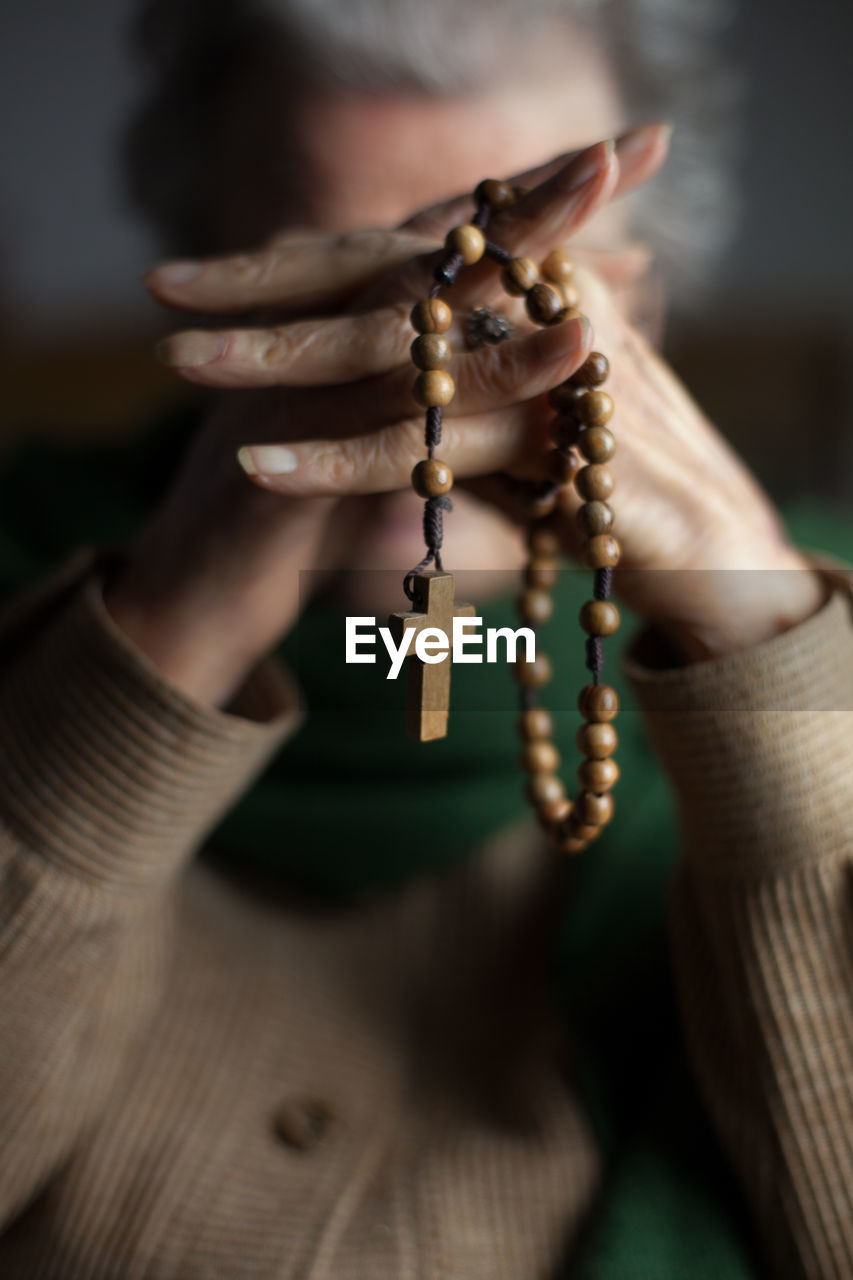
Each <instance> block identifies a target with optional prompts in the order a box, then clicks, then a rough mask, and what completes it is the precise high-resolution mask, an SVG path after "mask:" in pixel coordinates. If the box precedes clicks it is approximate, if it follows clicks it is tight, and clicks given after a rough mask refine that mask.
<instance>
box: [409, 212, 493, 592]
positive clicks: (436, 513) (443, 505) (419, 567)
mask: <svg viewBox="0 0 853 1280" xmlns="http://www.w3.org/2000/svg"><path fill="white" fill-rule="evenodd" d="M486 216H487V217H488V209H486ZM462 262H463V259H462V255H461V253H448V254H445V256H444V257H443V258H442V260H441V262H439V264H438V266H437V267H436V269H435V271H434V273H433V284H432V286H431V287H430V291H429V297H430V298H437V297H438V295H439V293H440V292H441V290H442V288H443V287H444V286H445V285H452V284H453V283H454V281H455V280H456V276H457V275H458V273H459V268H460V267H461V266H462ZM442 423H443V411H442V408H441V405H431V406H430V407H429V408H428V409H427V411H426V425H425V429H424V443H425V444H426V448H427V457H428V458H434V457H435V450H436V446H437V445H439V444H440V443H441V428H442ZM452 510H453V503H452V502H451V501H450V499H449V498H448V497H445V496H444V495H442V496H440V497H435V498H427V499H426V501H425V502H424V542H425V543H426V548H427V553H426V555H425V556H424V558H423V560H421V561H420V563H419V564H416V565H415V567H414V568H413V569H410V570H409V572H408V573H407V574H406V576H405V578H404V579H403V591H404V592H405V593H406V597H407V598H408V599H409V600H411V601H412V602H414V598H415V597H414V590H413V588H412V581H413V579H414V577H415V575H416V574H418V573H423V571H424V569H427V568H428V567H429V566H430V565H431V564H435V567H436V569H443V568H444V565H443V564H442V561H441V544H442V542H443V541H444V513H445V511H452Z"/></svg>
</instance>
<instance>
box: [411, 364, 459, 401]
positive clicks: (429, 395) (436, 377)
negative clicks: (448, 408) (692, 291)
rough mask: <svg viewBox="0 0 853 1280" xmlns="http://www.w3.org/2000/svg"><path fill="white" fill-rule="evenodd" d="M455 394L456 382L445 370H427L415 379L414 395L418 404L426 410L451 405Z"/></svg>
mask: <svg viewBox="0 0 853 1280" xmlns="http://www.w3.org/2000/svg"><path fill="white" fill-rule="evenodd" d="M455 393H456V386H455V384H454V381H453V379H452V378H451V376H450V374H449V373H445V371H444V369H427V370H426V371H425V372H424V373H419V374H418V376H417V378H415V385H414V388H413V394H414V397H415V399H416V400H417V402H418V404H419V405H423V407H424V408H425V409H432V408H435V407H436V406H437V405H442V406H444V405H447V404H450V401H451V400H452V399H453V397H454V395H455Z"/></svg>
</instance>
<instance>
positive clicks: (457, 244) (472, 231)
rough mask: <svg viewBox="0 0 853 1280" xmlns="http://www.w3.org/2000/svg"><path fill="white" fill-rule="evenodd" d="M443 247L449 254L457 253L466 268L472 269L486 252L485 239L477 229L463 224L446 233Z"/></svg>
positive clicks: (468, 224)
mask: <svg viewBox="0 0 853 1280" xmlns="http://www.w3.org/2000/svg"><path fill="white" fill-rule="evenodd" d="M444 245H445V248H446V249H449V251H450V252H451V253H458V254H459V255H460V256H461V258H462V261H463V262H464V264H465V266H466V267H472V266H473V265H474V263H475V262H479V261H480V259H481V258H482V256H483V254H484V253H485V252H486V237H485V236H484V235H483V233H482V231H481V230H480V228H479V227H475V226H473V225H472V224H471V223H470V222H465V223H463V224H462V226H461V227H454V228H453V230H452V231H448V233H447V236H446V238H445V241H444Z"/></svg>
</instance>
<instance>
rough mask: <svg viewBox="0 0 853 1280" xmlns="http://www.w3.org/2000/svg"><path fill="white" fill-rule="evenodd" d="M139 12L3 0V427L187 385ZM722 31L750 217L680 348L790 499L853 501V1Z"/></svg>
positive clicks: (6, 434) (790, 1)
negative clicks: (160, 242) (172, 326)
mask: <svg viewBox="0 0 853 1280" xmlns="http://www.w3.org/2000/svg"><path fill="white" fill-rule="evenodd" d="M695 2H697V0H684V3H685V4H687V3H695ZM133 7H134V6H133V4H132V3H131V2H130V0H87V3H86V4H85V5H84V6H79V5H68V4H65V3H62V2H61V0H27V3H26V4H24V3H21V2H18V3H8V4H6V5H5V6H3V10H2V17H0V95H2V110H0V156H2V168H0V175H2V176H1V177H0V182H2V188H1V189H0V334H1V335H2V354H0V376H2V388H3V393H2V409H0V413H2V422H0V441H2V442H4V443H8V441H9V440H10V439H11V438H12V437H13V436H14V435H15V434H16V433H18V432H30V431H33V430H38V431H44V432H47V433H49V434H56V433H61V434H69V433H75V434H77V435H81V436H84V435H85V436H90V437H91V436H93V435H98V434H101V433H104V432H109V433H113V432H115V431H118V430H128V431H130V430H133V428H134V427H135V426H138V425H140V423H142V422H144V421H145V420H146V419H147V418H148V417H150V415H151V414H152V413H156V412H157V411H158V410H159V409H160V408H161V407H163V406H164V405H166V404H168V403H170V402H173V401H174V400H175V398H176V396H180V395H181V394H186V393H185V392H183V393H182V391H181V389H180V387H178V386H177V380H176V379H174V378H173V377H172V376H170V375H169V374H168V373H166V372H165V371H164V370H161V369H159V368H158V367H157V366H156V365H155V363H154V361H153V358H152V356H151V344H152V341H153V340H154V339H155V338H156V337H157V336H159V335H160V334H161V333H163V332H164V331H165V330H166V328H167V327H168V320H167V318H166V317H165V316H163V315H162V314H159V313H158V310H157V308H155V307H154V305H153V304H151V303H149V302H148V300H147V298H146V295H145V291H144V289H143V288H142V287H141V285H140V283H139V276H140V273H141V271H142V270H143V269H144V268H145V267H146V266H147V265H149V264H150V263H151V262H152V261H153V260H154V259H155V258H156V256H157V250H156V247H155V245H154V244H153V242H152V241H151V239H150V237H149V235H148V233H147V232H146V230H145V229H144V228H143V227H142V225H141V224H140V222H139V221H138V219H136V218H135V217H134V216H133V215H132V214H131V212H130V211H129V210H128V208H127V207H126V205H125V203H124V199H123V196H122V191H121V183H120V181H119V177H118V174H117V163H116V157H117V151H118V146H119V138H120V133H121V128H122V125H123V123H124V121H125V120H126V117H127V115H128V113H129V111H130V108H131V106H132V104H133V103H134V101H135V100H136V99H137V97H138V95H139V92H140V84H139V73H138V71H137V70H136V68H135V66H134V63H133V60H132V58H131V56H130V53H129V48H128V26H129V20H130V15H131V13H132V11H133ZM725 39H726V41H727V43H728V45H729V49H730V54H731V57H732V59H733V61H734V63H735V65H736V66H737V67H739V69H740V71H741V72H742V74H743V76H744V78H745V81H746V95H745V98H744V102H743V109H742V129H741V131H740V133H741V136H740V144H741V146H740V150H741V155H740V160H739V180H740V188H741V195H742V204H743V207H742V213H741V217H740V221H739V224H738V228H737V232H736V236H735V239H734V242H733V244H732V247H731V250H730V251H729V253H728V254H727V256H726V258H725V260H724V262H723V263H722V265H721V267H720V268H719V269H718V271H717V272H716V273H715V278H714V280H713V284H712V287H711V289H710V292H709V293H708V296H707V297H706V298H705V299H704V300H703V302H702V305H701V307H700V308H698V309H696V310H695V311H694V312H692V313H691V314H686V315H684V316H676V317H675V318H674V321H673V323H672V324H671V326H670V336H669V339H668V343H669V355H670V358H671V359H672V361H673V363H674V364H675V366H676V368H677V369H678V370H679V372H680V373H681V374H682V376H683V377H684V378H685V380H686V381H687V383H688V385H689V386H690V387H691V388H692V390H693V391H694V393H695V394H696V396H697V398H698V399H699V401H700V403H702V404H703V406H704V407H705V408H706V409H707V410H708V411H709V413H710V414H711V416H712V418H713V419H714V421H715V422H716V423H717V425H718V426H719V427H720V428H721V429H722V430H723V431H724V433H725V434H726V435H727V436H728V437H729V438H730V439H731V440H733V442H734V443H735V444H736V446H737V447H738V448H739V449H740V450H741V451H742V452H743V453H744V454H745V455H746V457H747V458H748V460H749V461H750V462H751V463H752V465H753V467H754V468H755V469H756V471H757V472H758V474H759V475H760V477H761V478H762V479H763V480H764V482H765V483H767V484H768V485H769V486H770V487H771V489H772V490H773V492H774V493H775V494H776V495H777V496H778V497H780V498H785V497H787V496H790V495H792V494H794V493H797V492H801V491H807V492H809V493H811V494H814V495H820V496H823V495H826V496H830V497H833V498H836V499H840V500H845V499H849V498H850V496H851V493H853V484H851V477H853V431H851V426H853V373H851V369H853V361H851V358H850V357H851V355H852V354H853V237H851V232H850V226H851V213H852V212H853V165H851V162H850V149H851V143H850V139H851V137H853V91H851V85H850V67H851V54H853V5H851V4H850V3H849V2H848V0H818V2H817V3H814V4H812V5H810V6H808V9H807V11H804V7H803V6H802V4H801V3H800V0H748V3H743V4H742V5H741V6H740V9H739V10H735V11H734V14H733V17H732V20H731V23H730V25H729V27H728V29H727V32H726V36H725ZM675 125H676V128H677V127H678V120H677V119H676V120H675Z"/></svg>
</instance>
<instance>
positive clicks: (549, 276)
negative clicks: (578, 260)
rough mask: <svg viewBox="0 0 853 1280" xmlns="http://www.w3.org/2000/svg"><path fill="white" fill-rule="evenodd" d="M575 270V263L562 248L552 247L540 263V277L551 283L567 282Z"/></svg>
mask: <svg viewBox="0 0 853 1280" xmlns="http://www.w3.org/2000/svg"><path fill="white" fill-rule="evenodd" d="M574 272H575V264H574V263H573V262H572V260H571V258H570V257H569V255H568V254H567V253H563V250H562V249H552V250H551V252H550V253H549V254H548V257H547V258H546V259H545V261H544V262H543V263H542V278H543V279H544V280H550V281H551V283H552V284H568V282H569V281H570V280H571V278H572V276H573V275H574Z"/></svg>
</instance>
